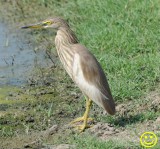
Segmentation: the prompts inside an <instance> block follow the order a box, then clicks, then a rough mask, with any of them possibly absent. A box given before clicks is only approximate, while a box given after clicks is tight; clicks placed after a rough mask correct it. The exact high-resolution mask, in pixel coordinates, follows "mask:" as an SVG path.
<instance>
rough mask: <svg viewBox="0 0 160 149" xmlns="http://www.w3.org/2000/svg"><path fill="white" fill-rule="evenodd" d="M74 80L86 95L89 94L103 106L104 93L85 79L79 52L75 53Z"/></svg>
mask: <svg viewBox="0 0 160 149" xmlns="http://www.w3.org/2000/svg"><path fill="white" fill-rule="evenodd" d="M73 80H74V81H75V83H76V84H77V85H78V87H79V88H80V89H81V90H82V92H83V93H84V94H85V96H88V97H89V98H90V99H91V100H93V101H94V102H95V103H96V104H97V105H99V106H100V107H102V105H103V104H102V102H101V97H102V93H101V92H100V91H99V90H98V89H97V88H96V86H94V85H93V84H91V83H88V81H87V80H86V79H85V77H84V75H83V71H82V68H81V65H80V56H79V54H75V55H74V60H73Z"/></svg>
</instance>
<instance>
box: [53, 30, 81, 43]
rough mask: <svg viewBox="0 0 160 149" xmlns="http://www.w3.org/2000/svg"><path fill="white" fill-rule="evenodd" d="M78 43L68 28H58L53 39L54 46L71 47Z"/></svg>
mask: <svg viewBox="0 0 160 149" xmlns="http://www.w3.org/2000/svg"><path fill="white" fill-rule="evenodd" d="M76 43H78V39H77V37H76V35H75V34H74V32H73V31H72V30H71V29H70V28H59V30H58V31H57V35H56V38H55V44H65V45H71V44H76Z"/></svg>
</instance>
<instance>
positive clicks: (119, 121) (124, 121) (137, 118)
mask: <svg viewBox="0 0 160 149" xmlns="http://www.w3.org/2000/svg"><path fill="white" fill-rule="evenodd" d="M144 120H145V119H144V114H143V113H140V114H136V115H129V116H128V115H124V116H120V117H117V118H115V119H114V121H113V122H112V124H114V125H115V126H121V127H125V126H126V125H131V124H135V123H137V122H143V121H144Z"/></svg>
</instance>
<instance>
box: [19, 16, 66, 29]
mask: <svg viewBox="0 0 160 149" xmlns="http://www.w3.org/2000/svg"><path fill="white" fill-rule="evenodd" d="M60 27H69V25H68V24H67V22H66V21H65V20H63V19H61V18H52V19H47V20H44V21H42V22H39V23H36V24H31V25H27V26H23V27H22V29H26V28H37V29H39V28H55V29H59V28H60Z"/></svg>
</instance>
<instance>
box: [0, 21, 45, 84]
mask: <svg viewBox="0 0 160 149" xmlns="http://www.w3.org/2000/svg"><path fill="white" fill-rule="evenodd" d="M11 30H12V29H9V28H8V27H7V26H6V24H4V23H0V85H22V84H24V83H26V82H27V80H28V78H29V77H30V74H31V73H33V71H34V69H35V68H36V67H44V66H46V65H48V60H47V59H46V56H45V51H43V50H38V51H37V52H36V53H35V52H34V50H33V49H34V48H33V47H31V46H30V45H29V43H27V42H26V40H24V37H21V36H22V35H19V34H18V32H20V31H22V30H21V29H17V30H15V32H14V31H13V30H12V31H11Z"/></svg>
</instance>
